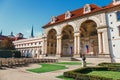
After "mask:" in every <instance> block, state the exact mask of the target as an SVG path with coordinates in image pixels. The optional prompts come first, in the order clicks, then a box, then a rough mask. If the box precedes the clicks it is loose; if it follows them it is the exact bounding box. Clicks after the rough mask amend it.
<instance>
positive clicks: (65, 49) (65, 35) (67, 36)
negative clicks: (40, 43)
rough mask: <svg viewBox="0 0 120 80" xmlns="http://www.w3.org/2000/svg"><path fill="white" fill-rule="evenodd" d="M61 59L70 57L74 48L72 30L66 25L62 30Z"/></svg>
mask: <svg viewBox="0 0 120 80" xmlns="http://www.w3.org/2000/svg"><path fill="white" fill-rule="evenodd" d="M61 34H62V53H61V56H62V57H71V56H72V54H73V50H74V49H73V48H74V28H73V27H72V26H71V25H66V26H65V27H64V28H63V29H62V33H61Z"/></svg>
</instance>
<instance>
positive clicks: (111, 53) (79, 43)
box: [14, 0, 120, 62]
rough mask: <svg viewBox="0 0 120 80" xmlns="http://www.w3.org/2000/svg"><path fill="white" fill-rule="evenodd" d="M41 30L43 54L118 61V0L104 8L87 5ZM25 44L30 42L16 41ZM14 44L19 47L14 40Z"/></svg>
mask: <svg viewBox="0 0 120 80" xmlns="http://www.w3.org/2000/svg"><path fill="white" fill-rule="evenodd" d="M43 28H44V35H43V36H41V38H40V39H39V38H38V40H41V42H42V45H41V49H42V50H41V51H42V54H45V55H47V56H57V57H80V55H82V54H86V55H88V56H103V57H109V58H111V59H112V61H113V62H120V54H119V50H120V47H119V45H120V0H113V2H112V3H111V4H109V5H107V6H104V7H99V6H97V5H95V4H86V5H85V6H84V7H83V8H80V9H77V10H74V11H67V12H66V13H65V14H62V15H59V16H57V17H55V16H53V17H52V19H51V21H50V22H49V23H48V24H46V25H45V26H43ZM31 40H32V41H35V40H34V38H33V39H31ZM24 41H27V42H29V40H28V39H25V40H23V41H22V40H20V41H18V42H19V43H24ZM14 44H15V46H16V45H18V43H17V41H15V42H14ZM16 48H17V49H19V47H16ZM21 48H23V49H24V47H21Z"/></svg>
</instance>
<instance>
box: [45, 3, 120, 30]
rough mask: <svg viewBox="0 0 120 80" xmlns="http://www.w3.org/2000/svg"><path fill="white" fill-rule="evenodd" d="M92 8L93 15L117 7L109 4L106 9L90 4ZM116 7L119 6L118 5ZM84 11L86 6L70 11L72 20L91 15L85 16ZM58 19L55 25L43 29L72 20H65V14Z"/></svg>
mask: <svg viewBox="0 0 120 80" xmlns="http://www.w3.org/2000/svg"><path fill="white" fill-rule="evenodd" d="M90 6H91V8H92V11H91V12H90V13H93V12H97V11H100V10H105V9H108V8H112V7H114V6H115V5H113V3H110V4H108V5H107V6H104V7H100V6H98V5H96V4H90ZM116 6H118V5H116ZM94 8H95V9H94ZM83 10H84V6H83V7H81V8H78V9H75V10H73V11H70V12H71V13H72V17H71V18H70V19H73V18H76V17H80V16H84V15H86V14H90V13H86V14H84V13H83ZM78 12H79V13H78ZM56 18H57V21H56V22H55V23H52V24H51V22H49V23H48V24H46V25H44V26H43V28H46V27H48V26H50V25H54V24H57V23H60V22H63V21H66V20H70V19H65V13H64V14H61V15H58V16H57V17H56Z"/></svg>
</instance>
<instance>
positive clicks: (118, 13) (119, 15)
mask: <svg viewBox="0 0 120 80" xmlns="http://www.w3.org/2000/svg"><path fill="white" fill-rule="evenodd" d="M116 14H117V21H120V11H118V12H117V13H116Z"/></svg>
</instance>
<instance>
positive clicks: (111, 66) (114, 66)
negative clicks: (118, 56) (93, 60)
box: [98, 63, 120, 72]
mask: <svg viewBox="0 0 120 80" xmlns="http://www.w3.org/2000/svg"><path fill="white" fill-rule="evenodd" d="M98 66H106V67H108V70H109V71H118V72H120V63H100V64H98Z"/></svg>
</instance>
